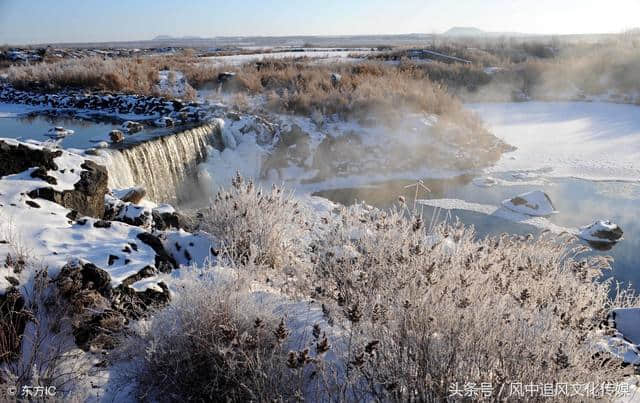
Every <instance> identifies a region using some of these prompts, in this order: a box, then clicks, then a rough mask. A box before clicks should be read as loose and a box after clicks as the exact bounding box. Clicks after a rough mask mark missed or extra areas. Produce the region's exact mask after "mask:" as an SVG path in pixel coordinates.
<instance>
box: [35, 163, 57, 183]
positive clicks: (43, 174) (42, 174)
mask: <svg viewBox="0 0 640 403" xmlns="http://www.w3.org/2000/svg"><path fill="white" fill-rule="evenodd" d="M31 177H32V178H39V179H42V180H43V181H45V182H47V183H49V184H51V185H57V184H58V181H57V180H56V178H54V177H53V176H51V175H49V174H47V170H46V169H45V168H43V167H38V168H37V169H36V170H35V171H33V172H31Z"/></svg>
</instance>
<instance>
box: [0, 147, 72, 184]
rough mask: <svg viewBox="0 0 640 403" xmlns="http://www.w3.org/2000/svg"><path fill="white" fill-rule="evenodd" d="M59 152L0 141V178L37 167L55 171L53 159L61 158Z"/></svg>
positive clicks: (55, 166) (56, 166)
mask: <svg viewBox="0 0 640 403" xmlns="http://www.w3.org/2000/svg"><path fill="white" fill-rule="evenodd" d="M61 155H62V151H61V150H56V151H52V150H48V149H46V148H42V149H40V148H36V147H29V146H28V145H25V144H15V145H14V144H10V143H7V142H5V141H2V140H0V177H3V176H5V175H13V174H17V173H20V172H23V171H26V170H27V169H29V168H33V167H39V168H42V169H44V170H45V171H47V170H52V169H53V170H57V169H58V165H56V163H55V162H54V159H55V158H57V157H59V156H61Z"/></svg>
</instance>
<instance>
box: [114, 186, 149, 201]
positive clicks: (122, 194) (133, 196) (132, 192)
mask: <svg viewBox="0 0 640 403" xmlns="http://www.w3.org/2000/svg"><path fill="white" fill-rule="evenodd" d="M112 193H113V195H114V196H115V197H117V198H118V199H120V200H122V201H123V202H131V203H134V204H137V203H140V201H141V200H142V198H144V197H145V196H146V194H147V191H146V190H145V188H144V187H142V186H132V187H129V188H126V189H115V190H113V191H112Z"/></svg>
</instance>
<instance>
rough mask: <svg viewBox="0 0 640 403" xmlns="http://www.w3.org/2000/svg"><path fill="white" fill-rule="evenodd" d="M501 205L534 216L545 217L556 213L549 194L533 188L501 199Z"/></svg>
mask: <svg viewBox="0 0 640 403" xmlns="http://www.w3.org/2000/svg"><path fill="white" fill-rule="evenodd" d="M502 205H503V206H504V207H506V208H508V209H509V210H513V211H515V212H517V213H521V214H526V215H530V216H535V217H546V216H549V215H551V214H556V213H557V211H556V209H555V207H554V206H553V203H552V202H551V199H550V198H549V196H548V195H547V194H546V193H544V192H543V191H541V190H534V191H532V192H527V193H523V194H521V195H518V196H516V197H514V198H511V199H506V200H503V201H502Z"/></svg>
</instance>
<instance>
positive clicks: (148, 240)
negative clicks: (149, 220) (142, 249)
mask: <svg viewBox="0 0 640 403" xmlns="http://www.w3.org/2000/svg"><path fill="white" fill-rule="evenodd" d="M138 239H140V240H141V241H142V242H144V243H145V244H147V245H149V246H150V247H151V249H153V251H154V252H156V259H155V264H156V268H157V269H158V270H160V271H161V272H163V273H169V272H171V270H173V269H177V268H178V263H177V262H176V260H175V259H174V258H173V257H172V256H171V255H169V254H168V253H167V251H166V250H165V249H164V246H163V245H162V242H161V241H160V238H158V237H157V236H155V235H153V234H150V233H148V232H143V233H140V234H138Z"/></svg>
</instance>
